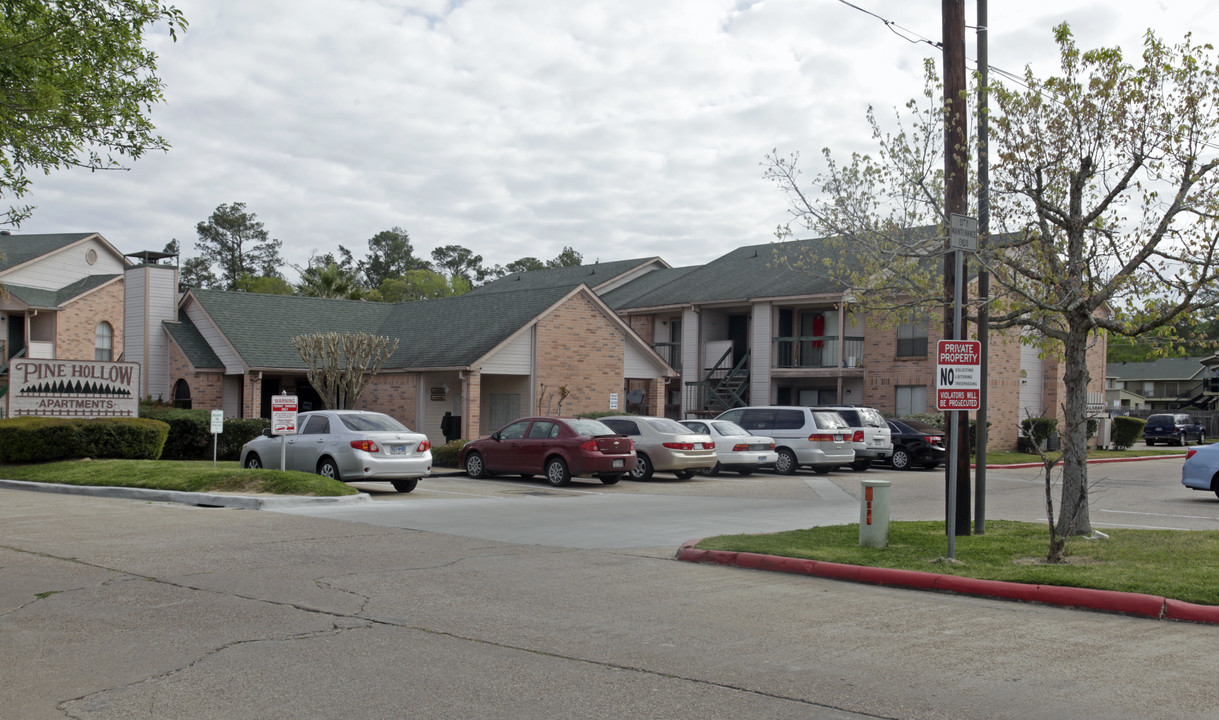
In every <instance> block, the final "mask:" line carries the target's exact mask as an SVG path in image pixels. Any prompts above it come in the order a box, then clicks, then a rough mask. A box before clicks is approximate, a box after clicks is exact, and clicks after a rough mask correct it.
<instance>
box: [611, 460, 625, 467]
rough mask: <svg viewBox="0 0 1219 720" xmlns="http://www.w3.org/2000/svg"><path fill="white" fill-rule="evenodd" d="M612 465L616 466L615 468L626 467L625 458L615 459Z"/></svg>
mask: <svg viewBox="0 0 1219 720" xmlns="http://www.w3.org/2000/svg"><path fill="white" fill-rule="evenodd" d="M614 467H616V468H620V467H626V460H615V461H614Z"/></svg>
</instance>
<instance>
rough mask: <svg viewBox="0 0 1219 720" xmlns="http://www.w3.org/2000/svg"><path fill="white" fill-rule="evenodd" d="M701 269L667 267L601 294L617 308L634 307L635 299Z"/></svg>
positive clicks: (693, 267) (693, 266) (607, 302)
mask: <svg viewBox="0 0 1219 720" xmlns="http://www.w3.org/2000/svg"><path fill="white" fill-rule="evenodd" d="M699 269H701V266H699V265H692V266H690V267H682V268H665V269H661V270H653V271H652V272H650V273H648V274H646V275H643V276H641V277H638V278H635V279H634V280H632V281H630V282H629V283H627V284H625V285H622V286H619V287H616V288H614V289H613V290H610V291H609V292H607V293H605V294H604V295H602V296H601V299H602V300H604V301H605V304H607V305H609V306H610V307H612V308H614V309H615V310H617V309H618V308H620V307H632V306H633V303H634V301H635V300H637V299H638V298H641V297H643V296H645V295H648V294H650V293H653V292H655V291H657V290H661V289H663V288H666V287H668V286H669V285H670V284H671V283H675V282H677V280H678V279H679V278H682V277H685V276H686V275H688V274H690V273H692V272H694V271H696V270H699Z"/></svg>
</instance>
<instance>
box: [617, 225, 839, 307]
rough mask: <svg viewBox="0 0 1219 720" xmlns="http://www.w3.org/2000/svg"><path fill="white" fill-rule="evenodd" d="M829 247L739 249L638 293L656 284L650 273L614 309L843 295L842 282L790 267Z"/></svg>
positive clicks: (808, 243) (806, 243)
mask: <svg viewBox="0 0 1219 720" xmlns="http://www.w3.org/2000/svg"><path fill="white" fill-rule="evenodd" d="M825 248H827V243H826V241H825V240H824V239H816V240H793V241H790V242H784V243H766V244H763V245H749V246H746V247H743V248H738V249H737V250H733V251H732V252H730V253H728V254H727V255H724V256H722V257H719V258H717V259H715V260H712V261H711V262H709V263H707V264H706V265H703V266H701V267H696V268H693V269H691V270H690V271H689V272H687V273H684V274H682V275H680V276H676V277H673V278H672V279H671V281H669V282H665V283H663V284H662V285H661V286H660V287H656V288H654V289H651V290H649V291H648V292H644V293H640V294H636V293H632V292H631V290H630V288H631V286H632V285H634V284H635V283H645V284H647V283H655V282H656V281H657V280H659V278H652V279H651V280H649V275H653V274H655V273H649V275H644V276H643V277H641V278H639V279H637V280H634V281H632V282H630V283H627V284H626V285H625V286H623V287H622V288H618V289H616V290H614V291H613V293H611V294H612V295H613V296H614V297H615V302H613V303H610V306H611V307H613V308H614V309H615V310H619V311H621V310H626V309H634V308H649V307H666V306H671V305H681V304H685V303H704V302H720V301H728V300H750V299H757V298H768V297H788V296H792V295H819V294H824V293H841V292H843V291H844V290H845V289H846V288H845V286H844V285H843V284H842V283H840V282H837V281H834V280H831V279H829V278H826V277H823V276H818V275H814V274H813V273H812V272H810V271H808V270H800V269H793V268H792V267H791V265H790V263H794V262H795V261H797V260H800V259H804V258H815V257H817V254H818V253H819V252H823V251H824V250H825Z"/></svg>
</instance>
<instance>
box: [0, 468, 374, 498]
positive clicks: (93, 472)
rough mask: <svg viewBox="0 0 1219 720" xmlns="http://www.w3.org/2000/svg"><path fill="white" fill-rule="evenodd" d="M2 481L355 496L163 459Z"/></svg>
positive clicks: (301, 479) (314, 480) (22, 471)
mask: <svg viewBox="0 0 1219 720" xmlns="http://www.w3.org/2000/svg"><path fill="white" fill-rule="evenodd" d="M0 478H5V479H8V480H29V481H32V482H43V483H59V484H62V485H96V486H103V487H134V488H149V489H155V490H179V491H183V492H215V493H224V492H250V493H274V494H277V495H318V496H324V497H331V496H336V495H355V494H357V493H358V492H359V490H356V489H355V488H353V487H351V486H349V485H346V484H344V483H340V482H337V481H335V480H331V479H330V478H324V477H322V476H321V475H314V474H312V473H305V472H296V471H290V472H280V471H278V470H244V469H242V468H241V466H240V465H238V464H237V463H236V462H222V463H218V464H217V466H216V467H212V463H211V462H206V461H199V462H171V461H167V460H65V461H61V462H49V463H39V464H37V465H0Z"/></svg>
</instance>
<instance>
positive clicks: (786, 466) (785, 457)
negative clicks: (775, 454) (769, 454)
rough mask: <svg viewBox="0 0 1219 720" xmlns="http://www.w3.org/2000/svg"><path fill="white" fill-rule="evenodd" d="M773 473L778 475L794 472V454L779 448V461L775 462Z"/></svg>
mask: <svg viewBox="0 0 1219 720" xmlns="http://www.w3.org/2000/svg"><path fill="white" fill-rule="evenodd" d="M775 472H777V473H779V474H780V475H791V474H792V473H794V472H796V454H795V453H794V452H792V451H791V450H788V449H787V448H780V449H779V459H778V460H776V461H775Z"/></svg>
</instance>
